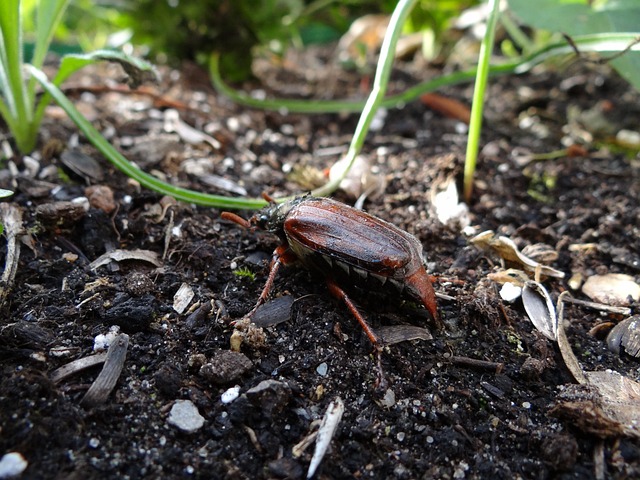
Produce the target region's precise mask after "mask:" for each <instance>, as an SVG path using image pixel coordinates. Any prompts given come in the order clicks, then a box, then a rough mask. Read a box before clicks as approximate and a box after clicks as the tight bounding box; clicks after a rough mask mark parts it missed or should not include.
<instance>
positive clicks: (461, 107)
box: [420, 93, 471, 125]
mask: <svg viewBox="0 0 640 480" xmlns="http://www.w3.org/2000/svg"><path fill="white" fill-rule="evenodd" d="M420 101H421V102H422V104H423V105H425V106H426V107H428V108H430V109H431V110H433V111H435V112H438V113H440V114H442V115H444V116H445V117H447V118H453V119H455V120H460V121H461V122H463V123H466V124H467V125H469V121H470V119H471V109H470V108H469V107H468V106H467V105H465V104H464V103H462V102H461V101H459V100H456V99H454V98H449V97H445V96H443V95H440V94H437V93H425V94H423V95H421V96H420Z"/></svg>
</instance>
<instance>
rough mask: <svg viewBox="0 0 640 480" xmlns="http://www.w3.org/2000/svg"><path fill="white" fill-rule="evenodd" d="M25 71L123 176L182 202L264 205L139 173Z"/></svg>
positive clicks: (46, 84)
mask: <svg viewBox="0 0 640 480" xmlns="http://www.w3.org/2000/svg"><path fill="white" fill-rule="evenodd" d="M26 68H27V70H28V72H29V73H30V74H31V75H32V76H33V78H35V79H36V80H37V81H38V83H40V85H42V88H44V89H45V90H46V91H47V92H48V93H49V94H50V95H51V97H52V98H53V99H54V100H55V101H56V102H57V103H58V105H59V106H60V107H61V108H62V109H63V110H64V111H65V112H66V113H67V115H69V118H71V120H73V122H74V123H75V124H76V125H77V126H78V128H79V129H80V130H81V131H82V133H84V134H85V136H86V137H87V138H88V139H89V141H90V142H91V143H92V144H93V145H94V146H95V147H96V149H98V151H99V152H100V153H102V154H103V155H104V156H105V157H106V158H107V159H108V160H109V161H110V162H111V163H112V164H113V165H114V166H115V167H117V168H118V169H119V170H121V171H122V172H123V173H125V174H126V175H127V176H129V177H130V178H132V179H133V180H136V181H137V182H139V183H140V184H141V185H142V186H144V187H147V188H149V189H151V190H154V191H156V192H159V193H162V194H164V195H169V196H172V197H174V198H175V199H177V200H181V201H183V202H189V203H194V204H197V205H203V206H207V207H218V208H226V209H257V208H261V207H263V206H265V205H266V204H267V202H266V201H265V200H263V199H261V198H253V199H252V198H247V199H245V198H231V197H224V196H221V195H212V194H207V193H201V192H196V191H194V190H189V189H186V188H181V187H176V186H174V185H171V184H168V183H166V182H163V181H161V180H159V179H157V178H156V177H154V176H152V175H149V174H148V173H145V172H143V171H141V170H140V169H139V168H138V167H137V166H135V165H134V164H132V163H131V162H129V160H127V159H126V158H125V157H124V156H123V155H122V154H121V153H120V152H118V151H117V150H116V149H115V148H114V147H113V145H111V144H110V143H109V142H108V141H107V140H106V139H105V138H104V137H103V136H102V135H101V134H100V132H98V131H97V130H96V129H95V128H94V127H93V125H91V123H89V121H88V120H87V119H86V118H84V117H83V116H82V114H81V113H80V112H79V111H78V110H77V109H76V108H75V106H74V105H73V103H72V102H71V101H70V100H69V99H68V98H67V97H66V96H65V95H64V94H63V93H62V92H61V91H60V89H59V88H58V87H56V86H55V85H54V84H53V83H52V82H50V81H49V79H48V78H47V76H46V75H45V74H44V72H42V71H41V70H40V69H38V68H35V67H34V66H33V65H26Z"/></svg>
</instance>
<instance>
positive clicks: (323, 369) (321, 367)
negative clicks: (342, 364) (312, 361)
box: [316, 362, 329, 377]
mask: <svg viewBox="0 0 640 480" xmlns="http://www.w3.org/2000/svg"><path fill="white" fill-rule="evenodd" d="M328 370H329V366H328V365H327V362H322V363H321V364H320V365H318V368H316V372H318V375H320V376H322V377H324V376H325V375H326V374H327V371H328Z"/></svg>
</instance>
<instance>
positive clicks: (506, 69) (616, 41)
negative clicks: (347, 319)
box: [209, 33, 640, 113]
mask: <svg viewBox="0 0 640 480" xmlns="http://www.w3.org/2000/svg"><path fill="white" fill-rule="evenodd" d="M637 37H638V35H637V34H636V33H617V34H594V35H583V36H578V37H574V38H573V41H574V43H575V44H576V45H577V46H578V48H580V50H581V51H583V52H609V51H621V50H624V49H625V48H627V47H628V46H629V45H630V44H632V43H633V42H634V41H635V40H636V39H637ZM631 50H633V51H640V45H633V46H632V47H631ZM574 53H575V51H574V50H573V47H571V46H570V45H569V44H568V43H567V42H566V41H559V42H555V43H551V44H549V45H545V46H544V47H542V48H539V49H537V50H535V51H534V52H532V53H531V54H529V55H525V56H523V57H521V58H518V59H515V60H511V61H509V62H505V63H502V64H500V65H493V66H491V68H490V70H489V76H491V77H493V76H500V75H509V74H522V73H525V72H528V71H529V70H531V69H532V68H533V67H535V66H536V65H539V64H540V63H542V62H544V61H545V60H547V59H549V58H551V57H555V56H559V55H568V54H569V55H570V54H574ZM219 63H220V62H219V54H217V53H213V54H212V55H211V57H210V59H209V73H210V74H211V81H212V83H213V86H214V87H215V89H216V90H217V91H218V92H219V93H221V94H223V95H226V96H227V97H229V98H230V99H231V100H233V101H234V102H236V103H238V104H240V105H246V106H248V107H252V108H259V109H264V110H284V111H287V112H291V113H348V112H361V111H362V109H363V108H364V105H365V101H362V100H356V101H352V100H316V99H308V100H292V99H264V100H260V99H257V98H253V97H252V96H251V95H248V94H247V93H245V92H242V91H238V90H234V89H233V88H231V87H230V86H228V85H227V84H225V83H224V81H223V80H222V76H221V74H220V64H219ZM477 72H478V69H477V68H471V69H468V70H464V71H461V72H455V73H452V74H449V75H443V76H441V77H438V78H435V79H433V80H428V81H426V82H423V83H420V84H418V85H415V86H413V87H411V88H408V89H407V90H405V91H404V92H402V93H399V94H397V95H392V96H390V97H387V98H385V99H384V100H383V101H382V102H381V103H380V106H381V107H387V108H393V107H397V106H399V105H404V104H406V103H409V102H411V101H413V100H415V99H416V98H418V97H419V96H420V95H422V94H424V93H428V92H432V91H434V90H437V89H438V88H440V87H444V86H451V85H457V84H460V83H467V82H469V81H471V80H473V79H474V78H475V77H476V75H477Z"/></svg>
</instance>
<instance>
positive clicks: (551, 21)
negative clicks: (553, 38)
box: [509, 0, 640, 90]
mask: <svg viewBox="0 0 640 480" xmlns="http://www.w3.org/2000/svg"><path fill="white" fill-rule="evenodd" d="M509 6H510V8H511V10H512V11H513V12H514V13H515V14H516V15H517V16H518V17H519V18H520V20H521V21H522V22H523V23H524V24H526V25H530V26H532V27H535V28H537V29H541V30H548V31H551V32H561V33H564V34H567V35H569V36H570V37H574V36H579V35H590V34H598V33H622V32H627V33H635V34H636V35H638V36H639V37H640V1H638V0H595V1H593V0H591V1H589V0H536V1H535V2H534V1H531V0H509ZM618 52H620V49H612V50H610V51H609V53H612V54H613V53H618ZM611 65H612V66H613V67H614V68H615V69H616V70H617V71H618V72H619V73H620V74H621V75H622V76H623V77H624V78H626V79H627V80H628V81H629V82H630V83H631V84H632V85H633V86H634V87H635V88H636V89H638V90H640V52H628V53H626V54H625V55H622V56H620V57H619V58H616V59H614V60H612V61H611Z"/></svg>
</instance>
